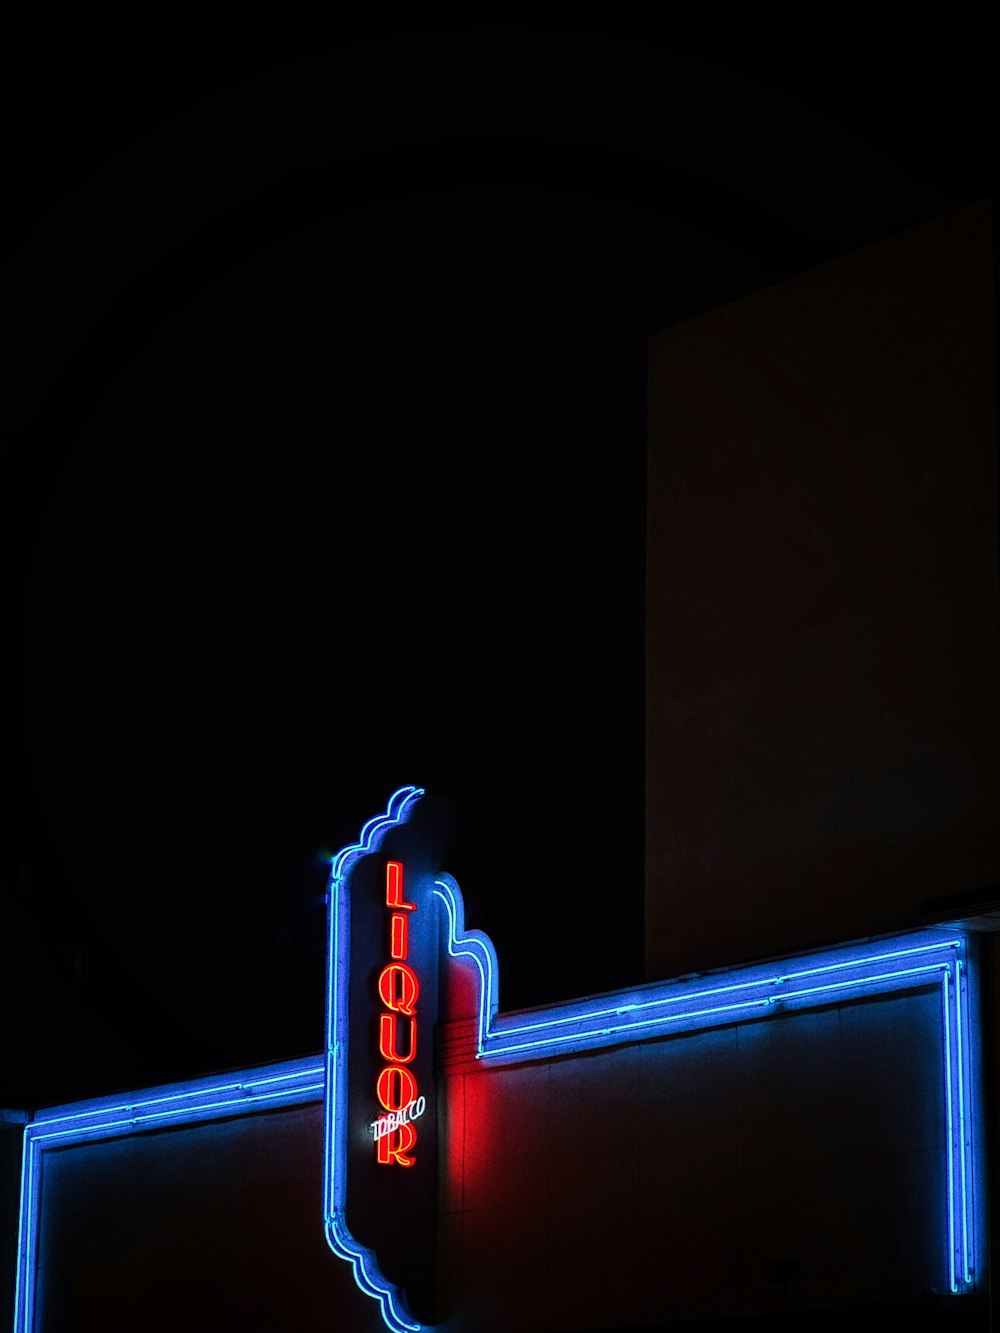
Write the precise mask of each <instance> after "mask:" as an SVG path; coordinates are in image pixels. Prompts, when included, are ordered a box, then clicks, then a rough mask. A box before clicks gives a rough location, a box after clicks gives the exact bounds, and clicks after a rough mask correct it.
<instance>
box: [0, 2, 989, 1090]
mask: <svg viewBox="0 0 1000 1333" xmlns="http://www.w3.org/2000/svg"><path fill="white" fill-rule="evenodd" d="M258 14H259V17H258V18H256V19H254V20H249V19H248V20H246V21H245V22H244V23H243V24H241V25H240V26H238V27H233V26H231V25H230V24H228V23H226V22H223V20H222V19H221V17H218V16H213V15H212V14H208V15H207V16H206V15H204V14H201V15H199V16H198V18H197V20H196V21H195V20H194V19H190V20H188V19H184V18H178V16H177V15H175V14H174V13H172V12H170V11H168V10H166V9H164V10H162V11H160V12H157V11H156V9H155V7H154V8H153V9H152V10H151V9H150V8H149V7H145V8H143V9H142V10H141V13H140V12H139V11H137V12H136V14H135V15H133V16H131V17H126V18H124V19H123V18H122V17H121V16H120V15H117V14H116V15H115V17H114V19H113V20H112V19H111V17H110V16H109V17H104V18H102V17H100V16H98V17H97V18H96V19H95V17H94V16H93V15H92V14H89V13H87V14H84V13H75V14H74V13H68V14H63V13H60V15H59V19H58V22H56V21H55V20H53V19H51V18H49V19H46V17H45V16H38V15H36V17H35V18H34V19H31V18H26V17H24V16H23V15H22V16H21V17H20V18H19V19H18V21H17V23H16V24H15V25H14V26H13V28H11V29H9V30H8V32H7V35H6V38H5V42H4V51H3V57H2V58H3V79H2V86H3V93H4V97H5V99H6V107H5V112H6V114H5V134H4V173H3V175H4V179H3V187H4V207H3V210H2V224H3V230H4V253H3V266H2V271H0V276H2V283H3V293H4V295H3V301H2V310H3V319H4V325H5V342H6V347H7V350H6V353H5V361H4V371H5V374H4V394H3V404H4V439H5V444H4V467H3V486H2V496H3V523H2V540H3V542H4V554H3V573H4V579H5V590H4V612H5V614H4V625H5V631H6V632H5V635H4V639H5V647H4V652H3V663H4V670H5V681H4V694H3V697H4V699H5V702H6V704H7V717H6V726H5V728H4V773H5V778H6V782H7V791H6V794H5V800H4V807H3V808H4V811H5V821H4V825H5V827H4V833H3V850H4V858H3V861H4V870H3V875H4V879H3V897H2V903H0V909H2V917H0V941H2V968H3V975H2V978H0V980H2V987H3V990H2V1020H3V1031H2V1038H3V1048H4V1057H3V1061H2V1080H3V1083H2V1086H0V1105H6V1106H8V1107H22V1108H25V1107H32V1106H38V1105H44V1104H46V1103H51V1102H55V1101H59V1100H69V1099H72V1098H74V1097H81V1096H85V1095H88V1094H100V1093H104V1092H112V1091H115V1090H119V1089H126V1088H129V1087H135V1086H142V1085H144V1084H148V1083H151V1082H156V1081H162V1080H167V1079H171V1078H177V1077H183V1076H186V1075H197V1074H201V1073H208V1072H212V1071H215V1070H221V1069H224V1068H229V1067H237V1066H240V1065H244V1064H248V1063H252V1062H257V1061H264V1060H268V1059H279V1058H288V1057H292V1056H294V1055H297V1054H304V1053H307V1052H311V1051H316V1050H319V1049H320V1047H321V1045H322V1026H323V966H324V947H325V905H324V901H323V898H324V889H325V874H326V868H327V858H328V856H329V853H330V852H333V851H335V850H336V849H337V848H339V847H340V846H342V845H343V844H344V843H346V842H348V841H351V840H353V838H354V837H355V836H356V834H357V832H358V830H359V828H360V825H361V824H362V823H363V822H364V820H365V819H367V818H368V817H370V816H371V815H373V814H375V813H377V812H378V811H379V810H381V809H382V808H383V807H384V804H385V801H386V799H387V797H388V796H389V794H390V793H391V791H392V790H393V789H394V788H395V787H396V786H398V785H400V784H403V783H416V784H418V785H422V786H425V787H427V788H428V789H429V790H431V791H435V792H440V793H442V794H444V795H446V796H448V797H450V798H451V799H452V800H453V801H454V802H455V806H456V811H457V821H458V823H457V827H458V837H457V840H456V845H455V848H454V851H453V855H452V857H451V859H450V862H449V864H448V866H447V867H446V868H447V869H449V870H450V871H451V872H452V873H453V874H455V875H456V877H457V879H458V881H459V883H460V884H461V886H462V888H463V891H464V894H465V898H466V907H467V921H468V924H469V925H470V926H475V927H478V928H479V929H482V930H485V931H486V932H487V933H488V934H490V936H491V937H492V939H493V940H494V943H495V944H496V947H497V951H498V954H499V958H500V964H501V978H500V1002H501V1007H502V1008H505V1009H509V1008H516V1007H522V1006H526V1005H532V1004H538V1003H544V1002H548V1001H551V1000H555V999H561V998H569V997H570V996H575V995H584V994H590V993H594V992H597V991H600V990H605V989H611V988H615V987H618V986H621V985H625V984H628V983H629V982H632V981H638V980H642V967H643V945H642V895H643V847H642V840H643V763H644V751H643V745H644V740H643V692H644V676H643V597H644V588H643V580H644V504H645V497H644V467H645V356H646V340H647V338H648V336H649V334H651V333H653V332H655V331H656V330H658V329H661V328H664V327H666V326H667V325H669V324H671V323H673V322H675V321H678V320H682V319H686V318H690V317H692V316H694V315H697V314H698V313H699V312H701V311H704V310H708V309H711V308H713V307H715V306H718V305H719V304H721V303H723V302H725V301H729V300H733V299H736V298H737V297H739V296H741V295H743V294H745V293H747V292H750V291H753V290H756V289H759V288H761V287H764V286H767V285H769V284H771V283H773V282H776V281H779V280H781V279H782V278H785V277H789V276H791V275H793V274H795V273H798V272H801V271H804V270H806V269H808V268H811V267H813V266H815V265H816V264H819V263H822V262H824V261H826V260H828V259H831V258H834V257H835V256H837V255H840V254H843V253H846V252H848V251H850V250H852V249H854V248H856V247H858V246H861V245H864V244H866V243H868V242H870V241H874V240H877V239H879V238H881V237H884V236H888V235H891V234H893V233H894V232H897V231H899V230H902V229H903V228H906V227H909V226H913V225H916V224H918V223H920V222H922V221H925V220H928V219H930V218H933V217H935V216H940V215H942V214H944V213H947V212H949V211H951V210H952V209H954V208H957V207H961V206H963V205H965V204H968V203H970V202H973V201H976V200H980V199H984V198H987V197H990V196H991V195H992V188H993V159H994V139H993V135H992V113H993V111H994V106H993V103H994V96H993V83H994V79H993V47H992V43H991V42H990V41H989V40H988V36H987V32H986V26H985V11H983V10H982V9H981V8H979V7H969V8H968V9H967V10H964V11H963V9H962V8H961V7H960V8H959V9H957V10H956V9H949V10H948V12H947V15H946V16H943V15H942V14H940V13H934V14H929V15H928V16H927V17H921V18H919V19H918V20H917V21H916V22H914V21H913V15H908V16H907V22H906V24H905V25H902V26H901V24H900V21H899V20H898V19H897V18H896V17H895V16H893V18H892V20H891V21H890V20H889V19H888V18H885V19H881V20H880V19H879V18H878V16H877V15H873V14H872V13H871V12H869V11H868V10H865V11H860V10H859V11H858V12H857V13H855V14H853V15H852V13H851V11H850V10H849V9H847V10H845V9H844V7H842V6H839V7H833V6H819V7H817V6H808V7H801V8H800V10H799V11H797V12H796V14H794V15H790V14H789V13H787V12H785V13H782V14H781V15H780V17H778V16H769V15H767V14H765V15H761V14H760V13H759V12H757V11H756V10H754V11H750V10H746V8H745V7H737V6H733V7H726V6H664V5H660V4H650V5H641V4H635V3H622V2H621V0H618V3H607V4H598V3H594V4H590V5H584V4H576V5H557V4H540V5H533V6H530V7H525V8H517V7H513V6H511V7H503V6H495V7H492V8H485V7H482V8H481V7H477V6H473V5H466V6H462V7H456V8H443V7H431V6H424V5H409V6H405V5H390V4H380V3H369V4H366V5H361V6H353V5H350V4H346V5H338V6H333V7H328V10H324V9H317V10H310V11H302V12H300V13H298V14H293V13H290V11H289V10H288V9H287V8H285V9H283V10H282V11H281V16H280V17H278V16H275V17H274V18H271V19H268V18H267V17H266V15H265V14H264V13H263V12H262V11H258ZM943 22H946V23H947V27H942V26H941V24H942V23H943ZM556 927H558V932H557V931H556Z"/></svg>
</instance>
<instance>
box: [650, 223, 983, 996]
mask: <svg viewBox="0 0 1000 1333" xmlns="http://www.w3.org/2000/svg"><path fill="white" fill-rule="evenodd" d="M994 344H995V337H994V322H993V274H992V217H991V211H990V208H989V206H988V205H976V206H974V207H972V208H969V209H964V210H960V211H957V212H955V213H952V214H950V215H949V216H946V217H944V218H942V219H940V220H937V221H934V222H932V223H929V224H927V225H924V226H921V227H918V228H915V229H913V230H911V231H908V232H905V233H903V234H901V235H898V236H894V237H893V238H891V239H890V240H887V241H884V242H882V243H879V244H876V245H873V246H870V247H868V248H866V249H863V250H860V251H857V252H855V253H853V254H851V255H849V256H847V257H846V258H843V259H840V260H837V261H835V262H832V263H829V264H825V265H823V266H821V267H819V268H816V269H813V270H811V271H810V272H808V273H805V274H803V275H802V276H800V277H796V278H794V279H792V280H790V281H788V282H785V283H782V284H780V285H778V286H775V287H772V288H769V289H767V290H764V291H761V292H759V293H756V294H754V295H752V296H749V297H746V298H744V299H741V300H739V301H736V302H733V303H732V304H729V305H726V306H723V307H721V308H720V309H717V310H714V311H711V312H709V313H708V314H705V315H702V316H700V317H698V318H695V319H692V320H690V321H687V322H685V323H681V324H677V325H674V326H672V327H671V328H669V329H666V330H664V331H663V332H662V333H660V334H658V335H656V336H654V337H653V338H652V339H651V342H650V347H649V395H648V402H649V422H648V435H649V458H648V501H647V504H648V556H647V580H646V586H647V607H646V635H647V639H646V663H647V674H646V727H647V733H646V839H645V846H646V909H645V967H646V977H647V978H648V979H654V978H656V977H662V976H675V975H677V974H678V973H682V972H685V971H688V970H691V969H694V968H704V967H711V966H723V965H730V964H734V963H738V962H740V961H742V960H744V959H747V958H759V957H766V956H770V955H773V954H776V953H782V952H785V951H788V950H794V949H801V948H808V947H813V946H814V945H818V944H822V943H825V942H827V941H830V940H835V939H846V938H857V937H859V936H861V935H864V934H866V933H869V932H877V931H883V930H895V929H901V928H906V927H908V926H910V925H913V924H919V923H922V922H923V921H924V920H926V919H927V917H926V914H925V908H924V904H925V903H926V902H927V901H928V900H931V899H940V898H947V897H948V896H950V895H959V894H968V893H974V892H975V891H978V890H981V889H984V888H986V887H988V886H989V885H990V884H995V883H996V876H997V868H998V864H1000V855H998V853H1000V825H998V822H997V818H996V812H997V809H998V808H1000V771H998V766H1000V695H998V690H997V681H998V678H1000V671H998V668H1000V654H998V640H997V634H998V595H997V568H998V566H997V467H996V437H995V354H994Z"/></svg>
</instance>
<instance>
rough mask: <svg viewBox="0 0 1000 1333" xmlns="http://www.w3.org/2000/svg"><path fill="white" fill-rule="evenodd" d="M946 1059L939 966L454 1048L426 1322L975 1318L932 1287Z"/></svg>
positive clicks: (943, 1265)
mask: <svg viewBox="0 0 1000 1333" xmlns="http://www.w3.org/2000/svg"><path fill="white" fill-rule="evenodd" d="M942 1061H943V1049H942V1023H941V1008H940V992H939V989H938V987H937V985H936V984H935V986H934V987H933V988H928V989H923V990H914V991H911V992H905V993H901V994H900V993H897V994H895V995H887V996H883V997H873V998H869V999H866V1000H861V1001H855V1002H852V1003H847V1004H843V1005H832V1006H827V1007H824V1008H818V1009H816V1010H813V1011H808V1012H802V1013H797V1014H788V1015H784V1016H781V1017H776V1018H768V1019H765V1020H761V1021H755V1022H747V1023H743V1024H740V1025H737V1026H725V1027H720V1028H716V1029H713V1030H709V1031H704V1032H700V1033H695V1034H690V1035H685V1036H679V1037H673V1038H662V1039H659V1040H653V1041H647V1042H643V1043H639V1044H634V1045H627V1046H620V1047H617V1048H611V1049H608V1050H604V1051H592V1052H590V1053H589V1054H582V1055H577V1056H571V1057H567V1058H561V1059H554V1060H551V1061H548V1062H536V1063H533V1064H523V1065H519V1066H515V1067H513V1068H506V1069H505V1068H494V1069H477V1070H474V1071H470V1070H469V1069H468V1067H466V1069H465V1071H464V1072H461V1073H458V1074H455V1075H454V1076H452V1077H450V1078H449V1079H447V1081H446V1086H445V1096H444V1099H443V1103H444V1105H445V1106H446V1108H447V1111H446V1116H447V1123H446V1129H445V1133H444V1142H445V1143H446V1145H447V1147H446V1150H445V1151H446V1160H445V1165H444V1175H443V1179H442V1187H441V1203H440V1212H441V1221H440V1242H439V1247H438V1249H439V1256H440V1261H439V1262H440V1267H441V1272H440V1282H439V1290H440V1299H441V1302H442V1310H443V1312H444V1313H445V1314H446V1315H447V1314H448V1312H449V1310H450V1311H451V1314H450V1317H448V1318H446V1320H445V1327H446V1328H447V1329H448V1330H449V1333H514V1331H515V1330H528V1329H532V1330H543V1329H544V1330H584V1329H593V1330H611V1329H623V1330H624V1329H628V1330H632V1329H639V1328H654V1329H655V1328H660V1327H662V1328H664V1329H666V1328H668V1327H671V1326H675V1327H676V1326H677V1324H678V1322H679V1321H687V1320H690V1321H692V1322H694V1321H705V1320H713V1319H714V1320H721V1319H731V1320H733V1321H743V1322H734V1323H733V1325H732V1327H733V1328H736V1327H745V1328H751V1327H753V1328H756V1327H757V1324H756V1323H755V1322H752V1321H754V1320H756V1319H760V1320H761V1321H763V1322H762V1324H761V1326H762V1327H766V1326H768V1322H767V1321H773V1320H775V1319H777V1318H779V1317H788V1316H797V1317H799V1318H800V1319H801V1321H802V1322H801V1323H799V1324H796V1325H795V1327H796V1328H802V1329H807V1328H810V1327H813V1328H815V1327H823V1328H826V1327H827V1324H826V1323H825V1322H824V1323H822V1324H819V1323H816V1324H810V1322H809V1321H810V1319H811V1318H815V1319H817V1320H821V1319H828V1318H831V1317H833V1318H836V1317H837V1312H839V1318H840V1320H841V1326H842V1321H843V1319H844V1318H845V1317H846V1316H847V1315H848V1314H849V1315H850V1318H851V1319H852V1321H854V1322H855V1325H856V1326H858V1327H868V1326H869V1325H868V1324H867V1323H865V1322H864V1321H865V1320H866V1319H871V1318H873V1317H874V1318H879V1317H881V1318H882V1319H883V1320H884V1319H885V1318H887V1317H888V1316H887V1315H886V1309H887V1308H892V1307H895V1308H896V1309H897V1310H901V1311H902V1312H903V1314H904V1317H905V1318H906V1319H908V1320H909V1326H910V1327H924V1326H925V1325H924V1322H923V1321H924V1320H928V1321H931V1322H929V1323H928V1324H927V1326H928V1327H931V1326H935V1324H934V1322H933V1321H935V1320H936V1319H937V1318H943V1322H944V1326H946V1327H950V1328H956V1327H959V1326H961V1327H963V1328H965V1327H968V1328H972V1327H977V1328H978V1327H982V1325H981V1324H976V1323H975V1322H974V1321H975V1320H976V1319H977V1318H981V1307H978V1306H973V1307H971V1308H970V1305H969V1303H968V1302H967V1301H965V1302H963V1300H962V1299H961V1298H955V1297H951V1296H948V1295H947V1294H946V1293H947V1289H948V1274H947V1257H946V1256H947V1249H948V1237H947V1208H946V1199H947V1181H946V1179H945V1153H944V1143H945V1137H944V1135H945V1106H944V1097H943V1095H942V1088H941V1077H940V1070H941V1067H942ZM880 1311H881V1314H880V1313H879V1312H880ZM963 1319H969V1320H970V1321H971V1322H969V1323H962V1322H961V1321H962V1320H963ZM857 1321H861V1323H858V1322H857ZM872 1326H873V1327H874V1326H876V1325H874V1324H873V1325H872ZM878 1326H880V1327H885V1326H886V1325H884V1324H883V1325H878ZM727 1327H728V1325H727ZM781 1327H784V1325H781Z"/></svg>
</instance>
